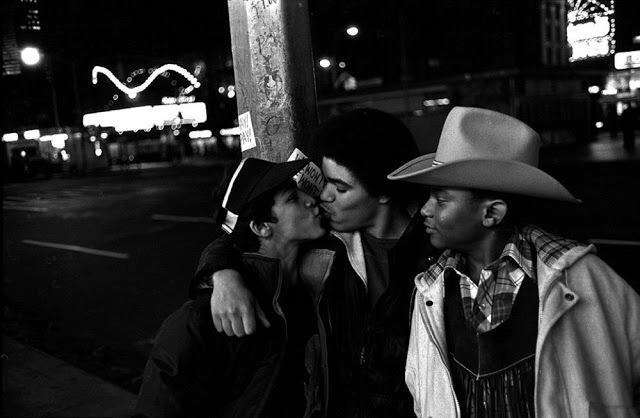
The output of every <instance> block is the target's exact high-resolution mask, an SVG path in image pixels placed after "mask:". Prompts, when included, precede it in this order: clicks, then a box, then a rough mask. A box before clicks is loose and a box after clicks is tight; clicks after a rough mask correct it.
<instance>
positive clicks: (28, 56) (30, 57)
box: [20, 46, 41, 66]
mask: <svg viewBox="0 0 640 418" xmlns="http://www.w3.org/2000/svg"><path fill="white" fill-rule="evenodd" d="M40 58H41V55H40V50H39V49H38V48H34V47H32V46H27V47H25V48H23V49H22V51H20V59H22V62H24V63H25V65H28V66H33V65H37V64H38V63H39V62H40Z"/></svg>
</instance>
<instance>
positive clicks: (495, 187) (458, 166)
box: [387, 154, 580, 203]
mask: <svg viewBox="0 0 640 418" xmlns="http://www.w3.org/2000/svg"><path fill="white" fill-rule="evenodd" d="M432 164H433V154H430V155H424V156H422V157H418V158H416V159H414V160H411V161H409V162H408V163H406V164H404V165H403V166H402V167H399V168H398V169H396V170H394V171H393V172H392V173H391V174H389V175H388V176H387V178H388V179H389V180H402V181H407V182H410V183H418V184H425V185H430V186H440V187H460V188H465V189H480V190H490V191H495V192H501V193H509V194H517V195H524V196H530V197H536V198H541V199H551V200H559V201H565V202H573V203H580V200H579V199H576V198H575V197H574V196H573V195H572V194H571V193H570V192H569V191H568V190H567V189H566V188H565V187H564V186H563V185H562V184H560V182H558V181H557V180H556V179H554V178H553V177H551V176H550V175H548V174H547V173H545V172H544V171H542V170H540V169H538V168H536V167H533V166H531V165H528V164H524V163H521V162H517V161H508V160H486V159H482V160H459V161H453V162H450V163H444V164H441V165H436V166H432Z"/></svg>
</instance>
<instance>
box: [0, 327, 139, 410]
mask: <svg viewBox="0 0 640 418" xmlns="http://www.w3.org/2000/svg"><path fill="white" fill-rule="evenodd" d="M135 401H136V395H135V394H133V393H130V392H128V391H126V390H124V389H121V388H119V387H117V386H115V385H113V384H111V383H109V382H106V381H104V380H102V379H100V378H98V377H96V376H93V375H91V374H89V373H86V372H84V371H82V370H80V369H78V368H77V367H74V366H72V365H70V364H68V363H65V362H64V361H61V360H58V359H56V358H54V357H52V356H50V355H48V354H46V353H43V352H42V351H39V350H36V349H34V348H32V347H28V346H25V345H23V344H20V343H19V342H17V341H15V340H14V339H12V338H9V337H7V336H5V335H2V413H1V415H2V416H5V417H130V416H131V415H132V413H133V409H134V407H135Z"/></svg>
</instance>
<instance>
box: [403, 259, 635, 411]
mask: <svg viewBox="0 0 640 418" xmlns="http://www.w3.org/2000/svg"><path fill="white" fill-rule="evenodd" d="M592 252H593V247H592V246H589V247H580V246H579V247H574V248H572V249H570V250H568V251H567V252H565V253H564V254H563V256H562V257H560V258H559V259H558V260H557V261H556V262H555V263H554V264H553V265H546V264H545V263H544V262H543V261H542V260H541V259H540V258H537V259H536V266H537V270H536V271H537V284H538V293H539V298H540V299H539V300H540V303H539V319H538V337H537V342H536V361H535V373H536V379H535V412H536V416H538V417H545V418H546V417H576V418H578V417H579V418H582V417H634V416H640V412H639V411H640V399H639V398H640V296H638V294H637V293H636V292H635V291H634V290H633V289H632V288H631V287H630V286H629V285H628V284H627V283H626V282H625V281H624V280H623V279H622V278H620V276H618V275H617V274H616V273H615V272H614V271H613V270H612V269H611V268H610V267H609V266H608V265H607V264H606V263H604V262H603V261H602V260H601V259H600V258H598V257H597V256H595V255H594V254H592ZM415 282H416V295H415V306H414V310H413V315H412V321H411V337H410V342H409V352H408V356H407V364H406V371H405V379H406V382H407V385H408V386H409V390H410V391H411V394H412V395H413V398H414V411H415V413H416V415H417V416H418V417H438V418H444V417H459V416H460V407H459V404H458V400H457V399H456V396H455V393H454V390H453V386H452V379H451V375H450V373H449V368H448V354H447V347H446V336H445V327H444V312H443V305H444V277H443V274H440V276H439V277H437V279H436V280H435V281H434V282H433V283H432V284H431V286H429V285H427V282H426V280H425V278H424V274H420V275H418V276H417V277H416V279H415ZM634 408H635V410H634Z"/></svg>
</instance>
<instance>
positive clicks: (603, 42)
mask: <svg viewBox="0 0 640 418" xmlns="http://www.w3.org/2000/svg"><path fill="white" fill-rule="evenodd" d="M567 23H568V24H567V41H568V42H569V44H570V45H571V49H572V52H571V57H570V58H569V61H571V62H573V61H579V60H584V59H588V58H593V57H603V56H607V55H611V54H613V53H614V52H615V44H616V42H615V39H614V35H615V19H614V1H613V0H569V11H568V14H567Z"/></svg>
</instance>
